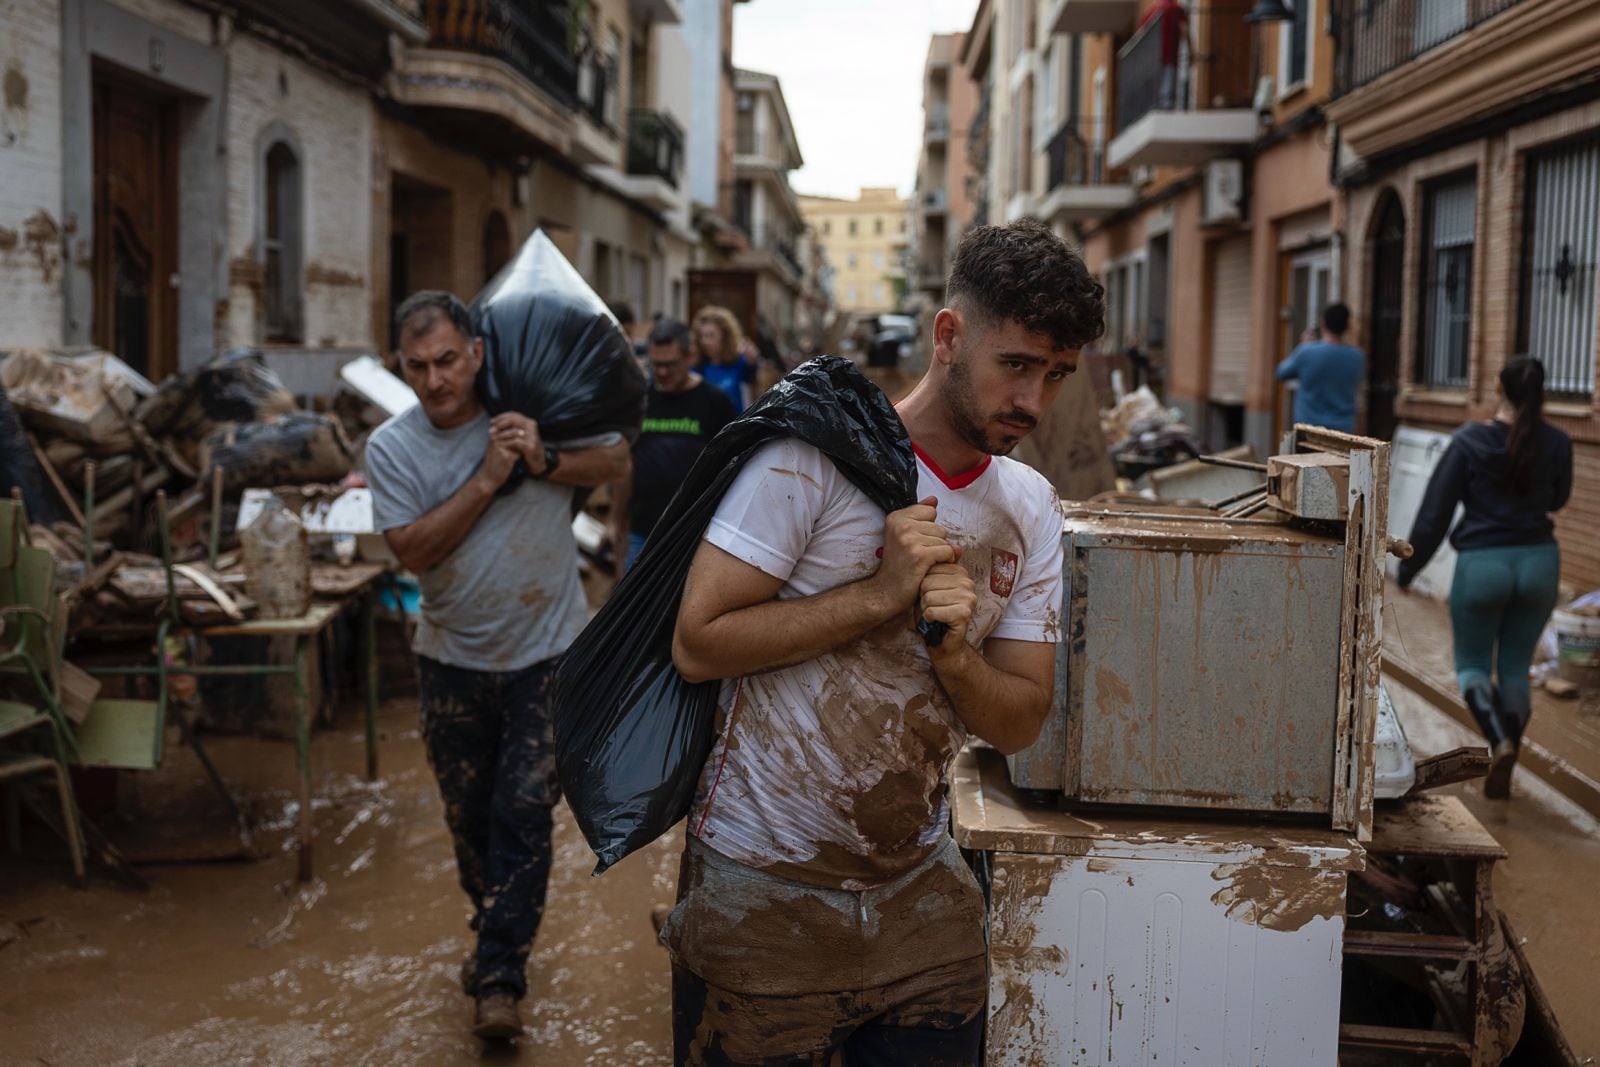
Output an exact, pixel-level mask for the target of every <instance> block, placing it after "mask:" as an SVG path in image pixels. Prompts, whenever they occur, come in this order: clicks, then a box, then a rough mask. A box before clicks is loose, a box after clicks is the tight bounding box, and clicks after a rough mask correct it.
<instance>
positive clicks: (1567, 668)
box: [1550, 608, 1600, 711]
mask: <svg viewBox="0 0 1600 1067" xmlns="http://www.w3.org/2000/svg"><path fill="white" fill-rule="evenodd" d="M1550 623H1551V626H1552V627H1553V628H1554V629H1555V632H1556V649H1557V659H1556V665H1557V673H1559V674H1560V675H1561V677H1562V678H1564V679H1566V680H1567V681H1569V682H1571V683H1572V684H1574V685H1576V686H1577V687H1578V689H1579V690H1580V691H1581V692H1582V693H1583V694H1584V696H1585V697H1586V698H1589V699H1585V700H1584V710H1585V711H1591V709H1592V708H1594V707H1595V706H1596V704H1597V702H1596V701H1595V700H1594V699H1592V697H1593V695H1594V694H1600V617H1596V616H1593V615H1579V614H1578V613H1577V612H1573V611H1562V610H1561V609H1560V608H1557V609H1556V611H1555V613H1554V614H1553V615H1552V616H1551V617H1550Z"/></svg>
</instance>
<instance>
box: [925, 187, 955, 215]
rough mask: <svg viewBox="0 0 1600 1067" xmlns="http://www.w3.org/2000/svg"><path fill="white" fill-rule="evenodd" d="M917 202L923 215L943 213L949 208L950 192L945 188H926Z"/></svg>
mask: <svg viewBox="0 0 1600 1067" xmlns="http://www.w3.org/2000/svg"><path fill="white" fill-rule="evenodd" d="M919 203H921V205H922V213H923V214H924V215H943V214H945V213H946V212H948V211H949V210H950V193H949V191H948V190H945V189H926V190H924V191H923V192H922V194H921V198H920V200H919Z"/></svg>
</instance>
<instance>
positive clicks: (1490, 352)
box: [1327, 0, 1600, 589]
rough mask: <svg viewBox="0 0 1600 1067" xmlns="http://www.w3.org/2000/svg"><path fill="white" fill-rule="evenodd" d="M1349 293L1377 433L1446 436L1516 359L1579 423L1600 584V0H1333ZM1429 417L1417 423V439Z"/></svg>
mask: <svg viewBox="0 0 1600 1067" xmlns="http://www.w3.org/2000/svg"><path fill="white" fill-rule="evenodd" d="M1333 4H1334V6H1333V14H1334V16H1335V30H1336V32H1337V42H1336V43H1337V53H1336V55H1337V63H1336V78H1335V82H1334V88H1335V95H1334V98H1333V99H1332V100H1331V101H1330V102H1329V103H1328V105H1327V112H1328V116H1329V118H1330V120H1331V121H1332V122H1334V123H1335V124H1336V125H1337V130H1338V145H1339V153H1338V165H1337V170H1336V180H1337V182H1338V184H1339V187H1340V192H1341V196H1342V199H1343V201H1344V202H1345V204H1346V208H1345V222H1344V231H1345V234H1346V241H1345V248H1346V249H1347V252H1346V255H1345V257H1344V268H1343V271H1342V281H1343V293H1344V296H1345V300H1346V302H1347V303H1349V304H1350V306H1351V308H1352V310H1353V311H1354V312H1355V314H1356V319H1357V323H1358V332H1359V341H1360V343H1362V344H1363V345H1364V346H1365V347H1366V348H1367V350H1368V353H1369V362H1370V374H1369V380H1368V387H1367V391H1366V397H1365V400H1366V425H1367V427H1368V429H1369V432H1372V433H1375V434H1378V435H1380V436H1388V435H1389V434H1390V433H1391V432H1394V431H1396V430H1397V429H1398V430H1401V431H1405V430H1411V431H1413V434H1412V435H1411V440H1413V441H1417V442H1418V443H1420V442H1421V441H1432V442H1436V441H1438V440H1439V439H1438V438H1430V437H1428V436H1426V435H1429V434H1432V433H1437V434H1446V433H1449V432H1450V431H1451V430H1453V429H1454V428H1455V427H1456V426H1458V425H1460V424H1461V423H1462V422H1463V421H1465V420H1467V419H1473V418H1487V417H1489V416H1491V415H1492V414H1493V411H1494V408H1495V392H1494V389H1495V379H1496V375H1497V374H1498V373H1499V370H1500V368H1501V367H1502V366H1503V365H1504V364H1505V361H1506V360H1507V359H1509V358H1510V357H1512V356H1516V355H1524V354H1526V355H1532V356H1536V357H1538V358H1539V359H1540V360H1541V361H1542V362H1543V363H1544V366H1545V370H1546V375H1547V378H1546V388H1547V391H1548V402H1547V406H1546V415H1547V417H1548V418H1550V419H1551V421H1552V422H1554V423H1555V424H1556V425H1557V426H1559V427H1561V428H1562V429H1563V430H1565V431H1566V432H1567V433H1569V434H1571V435H1572V438H1573V441H1574V443H1575V460H1576V477H1575V479H1574V490H1573V497H1572V501H1571V503H1570V504H1569V505H1568V507H1567V508H1565V509H1564V510H1563V511H1561V512H1560V513H1558V514H1557V516H1556V523H1557V536H1558V537H1559V538H1560V539H1561V544H1562V572H1563V577H1564V578H1566V579H1567V580H1568V581H1570V582H1572V583H1574V584H1575V585H1576V586H1577V587H1579V588H1581V589H1591V588H1594V587H1596V586H1597V585H1600V539H1597V538H1595V536H1594V535H1593V530H1594V529H1595V528H1596V526H1597V525H1600V408H1597V406H1596V405H1597V402H1600V400H1597V393H1596V390H1595V369H1596V363H1597V360H1600V282H1597V274H1600V77H1597V71H1600V2H1595V0H1475V2H1474V3H1472V4H1467V3H1463V2H1451V0H1411V2H1408V3H1405V4H1400V3H1388V4H1380V5H1376V6H1375V7H1374V6H1373V5H1370V4H1362V3H1351V2H1348V0H1333ZM1416 432H1420V434H1421V435H1424V436H1421V437H1418V436H1417V435H1416Z"/></svg>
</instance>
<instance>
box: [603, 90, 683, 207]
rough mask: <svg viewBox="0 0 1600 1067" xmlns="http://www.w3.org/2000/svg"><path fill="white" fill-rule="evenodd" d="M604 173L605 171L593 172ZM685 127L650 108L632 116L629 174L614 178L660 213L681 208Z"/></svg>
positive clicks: (629, 115)
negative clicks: (680, 188) (680, 184)
mask: <svg viewBox="0 0 1600 1067" xmlns="http://www.w3.org/2000/svg"><path fill="white" fill-rule="evenodd" d="M592 169H603V168H592ZM682 173H683V127H681V126H679V125H678V123H677V122H676V120H674V119H673V118H672V116H671V115H668V114H666V113H665V112H661V111H651V110H648V109H646V108H634V109H633V110H632V111H630V112H629V113H628V156H627V173H626V174H624V175H610V177H612V178H613V179H614V180H616V181H617V183H618V184H620V186H621V187H622V190H623V191H624V192H626V193H627V194H628V195H629V196H632V197H633V198H634V199H636V200H638V201H639V202H640V203H642V204H644V205H645V206H647V207H650V208H653V209H654V210H656V211H663V212H665V211H671V210H673V209H674V208H676V207H679V206H681V204H682V203H683V197H682V195H681V194H680V193H679V192H678V179H679V177H680V176H681V175H682Z"/></svg>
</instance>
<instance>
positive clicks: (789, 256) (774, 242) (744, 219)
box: [733, 211, 806, 277]
mask: <svg viewBox="0 0 1600 1067" xmlns="http://www.w3.org/2000/svg"><path fill="white" fill-rule="evenodd" d="M733 222H734V225H735V226H738V227H739V228H740V229H741V230H743V231H744V232H745V233H747V234H749V235H750V247H751V248H754V249H758V250H760V251H763V252H770V253H772V254H773V255H774V256H776V257H778V258H779V259H781V260H782V261H783V262H784V263H786V264H788V266H789V269H790V270H792V271H794V272H795V273H796V274H798V275H800V276H801V277H804V276H805V273H806V269H805V265H804V264H802V263H801V262H800V255H799V253H797V252H796V251H795V246H794V237H793V236H792V235H791V234H788V233H786V232H784V231H783V230H780V229H778V228H777V227H776V226H772V225H770V224H756V225H752V224H751V222H750V218H749V215H748V214H747V213H742V212H738V211H736V212H735V213H734V217H733Z"/></svg>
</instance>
